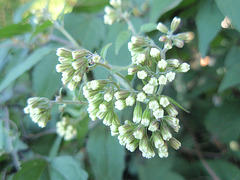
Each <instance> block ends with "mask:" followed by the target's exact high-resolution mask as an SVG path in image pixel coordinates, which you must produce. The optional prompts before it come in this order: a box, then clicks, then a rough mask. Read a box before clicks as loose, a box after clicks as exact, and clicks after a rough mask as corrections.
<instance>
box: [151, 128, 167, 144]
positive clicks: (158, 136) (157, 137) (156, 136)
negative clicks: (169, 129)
mask: <svg viewBox="0 0 240 180" xmlns="http://www.w3.org/2000/svg"><path fill="white" fill-rule="evenodd" d="M152 138H153V142H154V145H155V147H156V148H157V149H158V148H161V147H162V146H163V145H164V140H163V138H162V136H161V133H160V131H159V130H158V131H155V132H153V133H152Z"/></svg>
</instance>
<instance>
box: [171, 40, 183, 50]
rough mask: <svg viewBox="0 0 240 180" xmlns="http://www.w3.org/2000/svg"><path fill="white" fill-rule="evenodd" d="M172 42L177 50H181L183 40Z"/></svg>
mask: <svg viewBox="0 0 240 180" xmlns="http://www.w3.org/2000/svg"><path fill="white" fill-rule="evenodd" d="M173 42H174V44H175V45H176V46H177V47H178V48H182V47H183V46H184V42H183V40H180V39H175V40H174V41H173Z"/></svg>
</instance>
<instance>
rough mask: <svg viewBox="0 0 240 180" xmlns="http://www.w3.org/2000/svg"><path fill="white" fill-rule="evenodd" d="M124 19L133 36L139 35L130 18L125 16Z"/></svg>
mask: <svg viewBox="0 0 240 180" xmlns="http://www.w3.org/2000/svg"><path fill="white" fill-rule="evenodd" d="M122 18H123V19H124V21H125V22H126V23H127V24H128V27H129V29H130V30H131V32H132V34H133V35H134V36H135V35H137V31H136V30H135V28H134V26H133V24H132V22H131V21H130V19H129V18H127V17H125V16H124V15H123V16H122Z"/></svg>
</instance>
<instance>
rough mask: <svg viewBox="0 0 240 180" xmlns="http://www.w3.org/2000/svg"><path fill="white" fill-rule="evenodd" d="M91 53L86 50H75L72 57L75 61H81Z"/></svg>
mask: <svg viewBox="0 0 240 180" xmlns="http://www.w3.org/2000/svg"><path fill="white" fill-rule="evenodd" d="M89 53H90V52H89V51H87V50H86V49H78V50H75V51H73V52H72V57H73V59H81V58H83V57H85V56H86V55H87V54H89Z"/></svg>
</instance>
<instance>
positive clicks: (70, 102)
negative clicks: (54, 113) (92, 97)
mask: <svg viewBox="0 0 240 180" xmlns="http://www.w3.org/2000/svg"><path fill="white" fill-rule="evenodd" d="M50 102H51V103H52V104H88V102H86V101H71V100H61V101H50Z"/></svg>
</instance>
